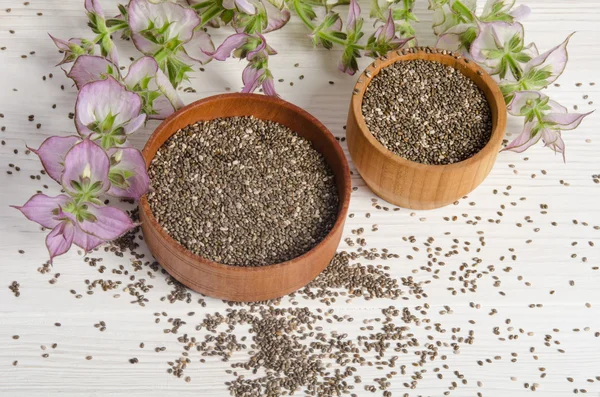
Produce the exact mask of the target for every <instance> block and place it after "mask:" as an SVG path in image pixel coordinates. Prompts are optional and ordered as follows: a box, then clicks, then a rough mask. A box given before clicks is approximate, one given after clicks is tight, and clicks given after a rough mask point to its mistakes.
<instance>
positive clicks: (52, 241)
mask: <svg viewBox="0 0 600 397" xmlns="http://www.w3.org/2000/svg"><path fill="white" fill-rule="evenodd" d="M74 235H75V226H73V223H71V221H69V220H64V221H62V222H60V223H59V224H58V225H56V226H55V227H54V229H52V231H51V232H50V233H49V234H48V235H47V236H46V247H47V248H48V252H49V253H50V263H51V264H52V259H54V257H55V256H59V255H62V254H64V253H65V252H67V251H68V250H69V248H71V244H73V236H74Z"/></svg>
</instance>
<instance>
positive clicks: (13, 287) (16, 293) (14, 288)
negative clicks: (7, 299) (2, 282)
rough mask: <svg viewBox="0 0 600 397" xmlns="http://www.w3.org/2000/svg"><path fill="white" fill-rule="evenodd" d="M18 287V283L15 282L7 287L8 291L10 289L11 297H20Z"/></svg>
mask: <svg viewBox="0 0 600 397" xmlns="http://www.w3.org/2000/svg"><path fill="white" fill-rule="evenodd" d="M20 286H21V285H20V284H19V283H18V282H16V281H13V282H12V283H11V284H10V285H9V286H8V289H10V290H11V292H12V293H13V295H14V296H15V297H16V298H18V297H19V296H21V292H20V291H19V287H20Z"/></svg>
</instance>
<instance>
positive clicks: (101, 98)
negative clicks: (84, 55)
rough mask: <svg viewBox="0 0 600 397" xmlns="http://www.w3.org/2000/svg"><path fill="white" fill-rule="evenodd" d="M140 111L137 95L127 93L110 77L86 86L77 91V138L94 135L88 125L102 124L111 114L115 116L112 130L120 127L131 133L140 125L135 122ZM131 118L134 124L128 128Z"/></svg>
mask: <svg viewBox="0 0 600 397" xmlns="http://www.w3.org/2000/svg"><path fill="white" fill-rule="evenodd" d="M141 108H142V99H141V98H140V96H139V95H138V94H136V93H134V92H130V91H127V89H125V87H124V86H123V85H122V84H120V83H119V82H118V81H116V80H115V79H114V78H113V77H110V76H109V77H107V79H106V80H100V81H94V82H92V83H88V84H86V85H84V86H83V88H82V89H81V90H80V91H79V94H78V95H77V102H76V104H75V126H76V127H77V131H78V132H79V134H80V135H82V136H88V135H90V134H92V133H94V131H92V130H90V128H89V126H90V124H92V123H101V122H102V121H104V120H105V119H106V118H107V117H108V116H109V115H112V116H115V120H114V123H113V124H114V126H115V127H116V126H123V127H124V128H125V129H126V130H128V133H131V132H133V131H134V130H135V129H137V128H139V127H140V126H141V124H142V123H143V121H142V123H139V119H138V118H139V115H140V111H141ZM144 117H145V116H144ZM132 119H134V121H135V122H134V123H132V125H131V126H127V123H129V121H130V120H132ZM134 127H137V128H135V129H134Z"/></svg>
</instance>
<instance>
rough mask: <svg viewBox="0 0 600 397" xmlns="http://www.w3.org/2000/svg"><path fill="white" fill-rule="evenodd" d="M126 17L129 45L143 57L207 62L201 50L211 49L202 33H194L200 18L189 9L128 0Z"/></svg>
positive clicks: (139, 0) (175, 5) (199, 31)
mask: <svg viewBox="0 0 600 397" xmlns="http://www.w3.org/2000/svg"><path fill="white" fill-rule="evenodd" d="M128 17H129V26H130V28H131V33H132V39H133V43H134V44H135V46H136V47H137V48H138V50H140V51H141V52H143V53H144V54H146V55H153V56H155V58H157V59H161V58H164V57H171V56H172V57H175V58H177V59H179V60H180V61H182V62H184V63H186V62H189V61H190V60H197V61H199V62H202V63H205V62H208V61H209V60H210V58H209V57H207V56H206V55H205V54H204V52H203V51H212V50H214V46H213V45H212V41H211V40H210V36H209V35H208V34H207V33H206V32H204V31H203V30H196V28H197V27H198V25H200V18H199V17H198V15H197V14H196V12H195V11H194V10H193V9H191V8H188V7H183V6H181V5H179V4H175V3H171V2H162V3H157V4H152V3H149V2H148V1H146V0H131V1H130V2H129V13H128Z"/></svg>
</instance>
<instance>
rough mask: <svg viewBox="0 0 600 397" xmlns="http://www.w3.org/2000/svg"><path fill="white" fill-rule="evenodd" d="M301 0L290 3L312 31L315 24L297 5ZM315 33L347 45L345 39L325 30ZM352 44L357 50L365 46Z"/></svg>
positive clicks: (333, 41) (325, 38)
mask: <svg viewBox="0 0 600 397" xmlns="http://www.w3.org/2000/svg"><path fill="white" fill-rule="evenodd" d="M300 1H301V0H292V4H293V5H294V10H296V14H297V15H298V17H299V18H300V20H301V21H302V22H303V23H304V25H306V27H307V28H309V29H310V30H311V31H313V32H314V30H315V28H316V27H315V25H314V24H313V23H312V22H311V20H310V18H308V17H307V16H306V14H305V13H304V11H302V9H301V7H300V6H299V3H300ZM317 35H318V36H319V37H320V38H322V39H324V40H329V41H331V42H332V43H336V44H339V45H341V46H344V47H345V46H346V45H347V40H342V39H340V38H338V37H335V36H333V35H330V34H328V33H326V32H317ZM353 46H354V47H355V48H357V49H359V50H364V49H365V47H364V46H362V45H359V44H353Z"/></svg>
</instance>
